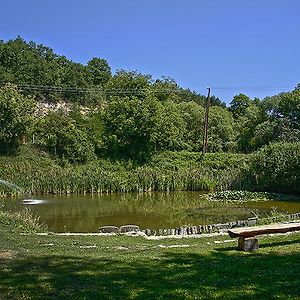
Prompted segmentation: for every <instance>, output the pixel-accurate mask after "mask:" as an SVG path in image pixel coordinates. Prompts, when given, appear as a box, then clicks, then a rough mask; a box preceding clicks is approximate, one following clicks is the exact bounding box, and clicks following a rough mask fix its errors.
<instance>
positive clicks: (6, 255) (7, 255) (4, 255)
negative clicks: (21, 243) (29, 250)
mask: <svg viewBox="0 0 300 300" xmlns="http://www.w3.org/2000/svg"><path fill="white" fill-rule="evenodd" d="M15 256H16V254H15V252H13V251H11V250H4V251H0V260H4V259H11V258H14V257H15Z"/></svg>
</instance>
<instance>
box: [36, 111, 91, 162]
mask: <svg viewBox="0 0 300 300" xmlns="http://www.w3.org/2000/svg"><path fill="white" fill-rule="evenodd" d="M35 134H36V143H37V145H39V146H42V147H44V148H45V149H47V150H48V151H49V152H50V153H52V154H53V155H55V156H58V157H60V158H64V159H67V160H69V161H70V162H73V163H85V162H86V161H88V160H90V159H92V158H94V156H95V154H94V147H93V144H92V143H91V141H90V139H89V136H88V134H87V132H86V131H85V128H79V126H76V121H75V120H74V119H72V118H71V117H69V116H67V115H65V114H64V113H63V112H62V111H58V112H50V113H49V114H47V115H46V116H44V117H43V118H41V119H40V120H39V122H38V124H37V127H36V131H35Z"/></svg>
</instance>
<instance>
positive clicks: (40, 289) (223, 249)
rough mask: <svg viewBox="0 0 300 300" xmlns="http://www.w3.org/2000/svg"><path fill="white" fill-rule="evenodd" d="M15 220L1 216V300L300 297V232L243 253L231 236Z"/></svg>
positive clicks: (265, 238) (264, 238)
mask: <svg viewBox="0 0 300 300" xmlns="http://www.w3.org/2000/svg"><path fill="white" fill-rule="evenodd" d="M10 218H12V217H10ZM3 220H4V221H3ZM5 220H6V221H5ZM25 223H26V222H25ZM18 224H19V225H24V220H22V218H19V219H15V221H14V222H7V215H6V217H5V218H3V214H2V215H0V240H1V243H0V298H1V299H299V297H300V273H299V272H300V271H299V270H300V239H299V238H300V234H299V233H293V234H290V235H276V236H261V237H260V238H259V241H260V249H259V250H258V251H257V252H255V253H244V252H239V251H237V250H236V244H237V241H236V240H235V239H229V237H228V236H215V237H201V238H197V239H191V238H189V239H165V240H146V239H143V238H140V237H125V236H115V237H103V236H58V235H37V234H36V233H34V232H33V231H32V230H29V231H28V230H25V231H26V232H27V234H24V233H23V232H24V229H23V227H22V226H18ZM38 230H39V229H38ZM12 232H13V234H12Z"/></svg>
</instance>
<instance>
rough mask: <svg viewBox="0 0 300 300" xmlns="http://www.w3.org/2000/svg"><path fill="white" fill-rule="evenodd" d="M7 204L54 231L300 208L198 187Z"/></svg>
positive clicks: (204, 220)
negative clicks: (220, 195)
mask: <svg viewBox="0 0 300 300" xmlns="http://www.w3.org/2000/svg"><path fill="white" fill-rule="evenodd" d="M3 205H4V208H5V209H9V210H13V211H18V210H22V209H24V208H25V207H29V208H30V210H31V211H32V212H33V213H35V214H37V215H39V216H40V220H41V221H42V222H44V223H46V224H48V227H49V230H51V231H54V232H65V231H69V232H97V231H98V228H99V227H100V226H105V225H115V226H122V225H125V224H136V225H139V226H140V227H141V228H150V229H159V228H174V227H178V226H183V225H199V224H211V223H221V222H228V221H234V220H240V219H245V218H248V217H253V216H254V214H258V215H262V216H265V215H266V214H267V213H268V212H270V210H271V209H272V207H277V210H278V211H280V212H285V213H294V212H299V211H300V202H299V201H298V202H295V201H294V202H289V201H284V202H280V201H267V202H248V203H223V202H222V203H218V202H209V201H208V200H205V199H203V198H201V197H200V196H199V192H176V193H169V194H165V193H145V194H109V195H101V196H99V195H94V196H91V195H79V196H78V195H70V196H52V195H51V196H45V195H43V196H39V197H37V199H26V200H25V201H23V200H22V199H6V200H4V201H3Z"/></svg>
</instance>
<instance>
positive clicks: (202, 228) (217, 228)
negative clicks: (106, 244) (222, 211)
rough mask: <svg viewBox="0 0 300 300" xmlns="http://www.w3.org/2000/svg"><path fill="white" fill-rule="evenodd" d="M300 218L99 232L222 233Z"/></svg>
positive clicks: (113, 228) (298, 215) (110, 228)
mask: <svg viewBox="0 0 300 300" xmlns="http://www.w3.org/2000/svg"><path fill="white" fill-rule="evenodd" d="M298 219H300V212H299V213H295V214H290V215H279V216H274V217H268V218H263V219H259V218H257V217H254V218H248V219H247V220H241V221H235V222H227V223H221V224H211V225H198V226H186V227H178V228H168V229H158V230H151V229H143V230H140V228H139V226H137V225H124V226H121V227H120V228H119V227H117V226H102V227H100V228H99V232H100V233H107V234H112V233H115V234H122V233H129V232H131V233H138V232H142V233H144V234H145V235H147V236H167V235H195V234H210V233H220V232H223V231H225V230H227V229H231V228H237V227H246V226H255V225H263V224H270V223H276V222H293V221H296V220H298Z"/></svg>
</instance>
